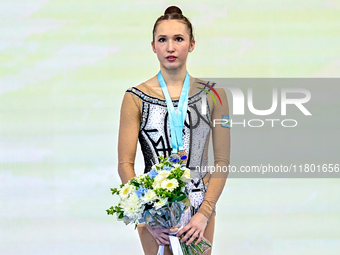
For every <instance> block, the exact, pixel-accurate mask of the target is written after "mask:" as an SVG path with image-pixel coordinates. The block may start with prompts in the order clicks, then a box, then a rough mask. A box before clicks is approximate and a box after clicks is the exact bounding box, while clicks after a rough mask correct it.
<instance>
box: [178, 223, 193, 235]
mask: <svg viewBox="0 0 340 255" xmlns="http://www.w3.org/2000/svg"><path fill="white" fill-rule="evenodd" d="M190 228H191V225H189V224H188V225H186V226H185V227H184V228H182V229H181V230H180V231H178V233H177V234H176V236H177V237H179V236H181V235H183V234H184V233H185V232H187V231H188V229H190Z"/></svg>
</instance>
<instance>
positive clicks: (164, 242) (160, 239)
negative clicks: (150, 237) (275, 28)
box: [158, 236, 170, 245]
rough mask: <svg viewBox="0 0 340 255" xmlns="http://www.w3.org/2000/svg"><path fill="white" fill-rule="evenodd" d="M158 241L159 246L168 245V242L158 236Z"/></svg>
mask: <svg viewBox="0 0 340 255" xmlns="http://www.w3.org/2000/svg"><path fill="white" fill-rule="evenodd" d="M158 239H159V241H160V242H161V245H166V244H170V241H168V240H166V239H164V238H163V237H161V236H160V237H159V238H158Z"/></svg>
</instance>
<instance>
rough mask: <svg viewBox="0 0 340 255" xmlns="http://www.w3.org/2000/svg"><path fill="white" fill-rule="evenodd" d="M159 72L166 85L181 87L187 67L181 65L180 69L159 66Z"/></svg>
mask: <svg viewBox="0 0 340 255" xmlns="http://www.w3.org/2000/svg"><path fill="white" fill-rule="evenodd" d="M161 73H162V76H163V78H164V81H165V83H166V86H167V87H169V86H170V87H182V86H183V83H184V80H185V76H186V74H187V69H186V66H183V68H181V69H175V70H169V69H166V68H164V67H162V66H161Z"/></svg>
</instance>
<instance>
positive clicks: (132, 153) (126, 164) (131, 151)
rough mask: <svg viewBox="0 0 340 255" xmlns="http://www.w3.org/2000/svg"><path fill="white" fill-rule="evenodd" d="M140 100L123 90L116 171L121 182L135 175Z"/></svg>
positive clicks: (125, 181)
mask: <svg viewBox="0 0 340 255" xmlns="http://www.w3.org/2000/svg"><path fill="white" fill-rule="evenodd" d="M139 105H140V101H139V100H138V99H137V98H136V97H135V96H134V95H132V94H131V93H128V92H125V95H124V98H123V101H122V105H121V109H120V124H119V135H118V173H119V176H120V179H121V181H122V183H124V184H125V183H127V182H128V181H129V180H130V179H131V178H133V177H134V176H136V174H135V170H134V165H135V157H136V150H137V141H138V133H139V127H140V116H141V113H140V107H139Z"/></svg>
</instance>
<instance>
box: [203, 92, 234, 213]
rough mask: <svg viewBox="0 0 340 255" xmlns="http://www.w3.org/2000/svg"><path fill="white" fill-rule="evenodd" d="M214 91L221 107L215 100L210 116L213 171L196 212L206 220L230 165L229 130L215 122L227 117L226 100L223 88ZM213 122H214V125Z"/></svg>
mask: <svg viewBox="0 0 340 255" xmlns="http://www.w3.org/2000/svg"><path fill="white" fill-rule="evenodd" d="M216 91H217V93H218V94H219V96H220V98H221V101H222V105H221V103H220V102H219V100H216V102H217V105H216V106H215V105H214V108H213V112H212V115H211V116H212V124H213V127H212V141H213V150H214V166H215V171H214V172H213V173H212V174H211V177H210V180H209V185H208V189H207V192H206V195H205V198H204V200H203V203H202V205H201V207H200V209H199V210H198V212H200V213H202V214H204V215H205V216H206V217H207V218H208V219H210V216H211V215H212V213H213V211H214V208H215V205H216V203H217V200H218V199H219V197H220V195H221V193H222V191H223V188H224V186H225V183H226V180H227V177H228V174H229V171H228V166H229V163H230V128H228V127H225V126H222V125H221V124H219V123H221V121H217V120H221V119H222V116H223V115H228V116H229V106H228V99H227V95H226V92H225V91H224V89H223V88H219V89H216ZM211 105H213V103H211ZM214 120H216V122H215V123H214Z"/></svg>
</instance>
